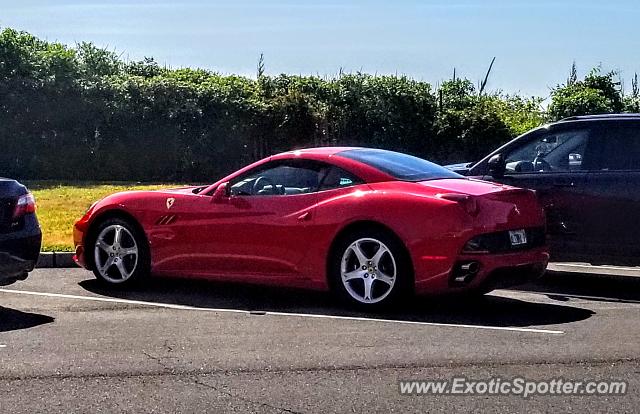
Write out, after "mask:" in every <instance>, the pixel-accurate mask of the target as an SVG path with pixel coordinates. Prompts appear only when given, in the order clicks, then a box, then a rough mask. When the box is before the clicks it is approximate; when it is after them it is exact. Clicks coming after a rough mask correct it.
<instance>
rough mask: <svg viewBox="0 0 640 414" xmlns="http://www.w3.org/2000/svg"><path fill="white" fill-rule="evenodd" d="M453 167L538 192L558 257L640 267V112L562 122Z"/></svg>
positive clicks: (554, 251)
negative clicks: (477, 159) (470, 161)
mask: <svg viewBox="0 0 640 414" xmlns="http://www.w3.org/2000/svg"><path fill="white" fill-rule="evenodd" d="M448 168H450V169H452V170H454V171H456V172H458V173H460V174H463V175H466V176H472V177H479V178H482V179H485V180H493V181H497V182H500V183H505V184H509V185H513V186H517V187H524V188H530V189H533V190H536V192H537V194H538V197H539V199H540V201H541V203H542V205H543V207H544V208H545V211H546V216H547V234H548V240H549V245H550V248H551V256H552V260H556V261H578V262H587V263H592V264H616V265H640V114H611V115H593V116H577V117H572V118H567V119H563V120H562V121H559V122H556V123H553V124H550V125H545V126H543V127H540V128H537V129H534V130H532V131H529V132H527V133H526V134H524V135H521V136H519V137H517V138H516V139H514V140H513V141H511V142H509V143H507V144H505V145H503V146H502V147H500V148H498V149H497V150H495V151H494V152H492V153H491V154H489V155H487V156H486V157H485V158H483V159H482V160H480V161H478V162H475V163H470V164H456V165H451V166H448Z"/></svg>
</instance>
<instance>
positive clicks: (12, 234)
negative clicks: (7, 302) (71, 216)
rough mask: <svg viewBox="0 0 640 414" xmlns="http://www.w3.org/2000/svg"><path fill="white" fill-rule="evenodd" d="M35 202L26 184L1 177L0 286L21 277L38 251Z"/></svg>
mask: <svg viewBox="0 0 640 414" xmlns="http://www.w3.org/2000/svg"><path fill="white" fill-rule="evenodd" d="M35 211H36V203H35V199H34V197H33V195H32V194H31V193H29V191H27V189H26V187H25V186H23V185H22V184H20V183H18V182H17V181H15V180H9V179H6V178H0V286H2V285H8V284H11V283H13V282H15V281H17V280H24V279H25V278H26V277H27V274H28V273H29V272H30V271H31V270H33V268H34V267H35V265H36V262H37V261H38V256H39V254H40V244H41V241H42V232H41V231H40V225H39V224H38V219H37V218H36V214H35Z"/></svg>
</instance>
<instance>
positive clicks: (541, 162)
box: [533, 157, 551, 171]
mask: <svg viewBox="0 0 640 414" xmlns="http://www.w3.org/2000/svg"><path fill="white" fill-rule="evenodd" d="M533 171H551V164H549V163H548V162H547V160H545V159H544V158H542V157H535V158H534V159H533Z"/></svg>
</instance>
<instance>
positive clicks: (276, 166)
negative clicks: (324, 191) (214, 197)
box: [230, 161, 326, 196]
mask: <svg viewBox="0 0 640 414" xmlns="http://www.w3.org/2000/svg"><path fill="white" fill-rule="evenodd" d="M325 171H326V168H325V167H324V166H322V165H321V164H319V163H315V162H304V161H303V162H296V161H276V162H270V163H268V164H266V165H264V166H261V167H258V168H257V169H255V170H251V171H248V172H247V173H246V174H243V175H242V176H240V177H238V178H236V179H235V180H233V181H232V182H231V183H230V194H231V195H235V196H265V195H267V196H274V195H295V194H306V193H312V192H315V191H318V187H319V185H320V180H321V179H322V177H323V176H324V173H325Z"/></svg>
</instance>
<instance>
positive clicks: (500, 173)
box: [487, 154, 507, 178]
mask: <svg viewBox="0 0 640 414" xmlns="http://www.w3.org/2000/svg"><path fill="white" fill-rule="evenodd" d="M487 166H488V167H489V175H491V176H492V177H493V178H502V177H504V172H505V170H506V169H507V163H506V162H505V160H504V157H503V156H502V154H496V155H494V156H493V157H491V158H489V162H488V163H487Z"/></svg>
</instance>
